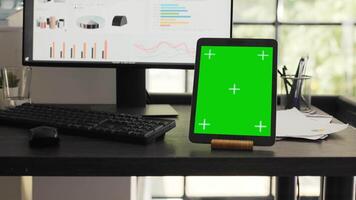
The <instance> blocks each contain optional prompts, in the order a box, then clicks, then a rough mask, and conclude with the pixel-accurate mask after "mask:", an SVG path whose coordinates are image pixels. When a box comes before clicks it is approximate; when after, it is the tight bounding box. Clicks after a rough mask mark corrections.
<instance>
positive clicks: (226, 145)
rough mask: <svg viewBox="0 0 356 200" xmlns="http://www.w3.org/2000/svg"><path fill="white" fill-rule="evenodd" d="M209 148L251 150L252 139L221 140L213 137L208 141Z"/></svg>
mask: <svg viewBox="0 0 356 200" xmlns="http://www.w3.org/2000/svg"><path fill="white" fill-rule="evenodd" d="M210 144H211V149H216V150H218V149H223V150H238V151H253V141H251V140H223V139H213V140H211V142H210Z"/></svg>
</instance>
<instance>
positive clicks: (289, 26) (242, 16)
mask: <svg viewBox="0 0 356 200" xmlns="http://www.w3.org/2000/svg"><path fill="white" fill-rule="evenodd" d="M233 20H234V25H233V37H234V38H273V39H277V40H278V43H279V60H278V66H281V65H286V66H287V67H288V69H289V70H288V71H289V72H290V73H293V72H294V71H295V70H296V67H297V64H298V61H299V58H300V57H301V56H306V55H309V57H310V62H309V65H308V66H309V67H308V70H309V71H308V74H310V75H312V76H313V83H312V94H320V95H322V94H331V95H349V96H356V1H355V0H339V1H334V0H234V17H233ZM155 73H156V74H155V76H149V77H148V82H150V81H151V80H152V81H153V80H154V79H156V78H158V77H159V76H165V75H164V74H165V73H167V72H165V71H164V70H157V71H155ZM175 73H176V74H172V73H170V76H171V78H170V81H171V82H170V86H171V87H174V88H176V89H175V90H174V91H178V90H179V91H180V92H183V91H182V88H185V91H184V92H188V93H189V92H191V91H192V80H193V71H192V70H189V71H188V72H187V73H185V74H184V76H183V75H182V74H183V73H182V72H179V71H178V72H175ZM176 77H179V78H176ZM182 78H183V79H184V80H182ZM181 84H186V85H184V86H182V85H181ZM149 91H164V88H150V89H149ZM166 92H168V91H167V90H166ZM159 179H160V178H156V179H155V180H156V181H159ZM246 181H247V185H245V183H246ZM273 182H274V181H272V182H271V181H270V179H269V177H186V178H185V179H183V177H179V178H177V179H176V182H175V183H176V184H178V185H185V187H184V191H182V187H177V188H178V189H179V192H176V193H174V195H172V196H169V195H166V196H164V195H163V196H162V194H163V192H164V191H162V190H160V191H156V193H153V196H154V197H155V194H156V196H157V197H172V198H180V199H184V198H185V197H188V198H189V197H193V198H194V197H212V196H214V197H217V196H219V197H226V196H230V197H236V196H240V197H243V196H254V197H261V196H265V197H266V196H268V195H270V194H271V193H272V191H273V190H272V189H271V188H273V184H271V183H273ZM160 183H162V182H160ZM170 184H172V183H170ZM216 184H217V185H216ZM231 184H233V185H237V186H238V185H242V186H248V185H249V184H253V185H255V186H256V187H258V191H256V192H255V193H249V190H248V188H247V189H241V190H231V189H229V187H219V186H221V185H224V186H229V185H231ZM153 186H156V185H155V182H153ZM208 186H210V187H209V193H207V190H206V189H205V188H206V187H208ZM215 186H216V187H215ZM204 189H205V190H204ZM300 192H301V196H304V197H315V198H316V196H319V195H320V178H319V177H301V178H300ZM158 194H160V195H158ZM171 194H172V193H171Z"/></svg>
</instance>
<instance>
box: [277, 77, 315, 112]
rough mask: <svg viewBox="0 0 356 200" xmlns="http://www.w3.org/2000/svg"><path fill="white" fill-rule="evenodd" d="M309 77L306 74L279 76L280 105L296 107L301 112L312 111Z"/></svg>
mask: <svg viewBox="0 0 356 200" xmlns="http://www.w3.org/2000/svg"><path fill="white" fill-rule="evenodd" d="M311 78H312V77H311V76H307V75H304V76H302V77H295V76H293V75H286V76H282V77H281V84H280V85H281V106H282V107H283V108H284V109H290V108H293V107H296V108H297V109H299V110H300V111H302V112H312V109H311Z"/></svg>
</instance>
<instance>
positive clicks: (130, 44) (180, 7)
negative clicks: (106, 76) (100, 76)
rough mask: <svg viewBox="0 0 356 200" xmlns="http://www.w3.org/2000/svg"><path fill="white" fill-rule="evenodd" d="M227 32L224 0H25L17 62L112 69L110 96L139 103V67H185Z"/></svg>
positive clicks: (226, 2) (141, 90)
mask: <svg viewBox="0 0 356 200" xmlns="http://www.w3.org/2000/svg"><path fill="white" fill-rule="evenodd" d="M231 33H232V0H219V1H217V0H26V1H25V3H24V32H23V34H24V38H23V39H24V40H23V41H24V42H23V47H24V48H23V50H24V51H23V63H24V65H31V66H55V67H95V68H117V80H118V84H117V88H118V89H117V96H118V102H117V103H118V104H119V105H131V106H144V105H145V103H146V100H145V99H146V98H145V95H146V92H145V69H146V68H167V69H192V68H193V67H194V62H195V53H196V43H197V40H198V39H199V38H201V37H215V38H229V37H231Z"/></svg>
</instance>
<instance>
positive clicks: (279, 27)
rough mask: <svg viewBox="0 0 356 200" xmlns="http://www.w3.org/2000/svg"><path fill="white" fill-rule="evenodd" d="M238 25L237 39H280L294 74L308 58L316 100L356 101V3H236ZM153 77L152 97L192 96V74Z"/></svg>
mask: <svg viewBox="0 0 356 200" xmlns="http://www.w3.org/2000/svg"><path fill="white" fill-rule="evenodd" d="M233 20H234V25H233V37H234V38H274V39H277V40H278V42H279V61H278V66H281V65H286V66H287V67H288V69H289V72H290V73H293V72H294V71H295V69H296V66H297V64H298V61H299V58H300V57H301V56H306V55H308V56H309V58H310V61H309V64H308V74H310V75H312V76H313V81H312V94H331V95H349V96H356V1H354V0H340V1H333V0H268V1H267V0H234V15H233ZM151 71H152V70H149V72H148V74H149V75H148V85H149V87H148V90H149V92H166V93H170V92H175V93H177V92H179V93H180V92H187V93H191V91H192V84H193V83H192V80H193V78H192V77H193V72H192V70H189V71H188V72H186V73H184V72H182V71H183V70H177V71H174V70H173V71H172V70H154V73H151ZM169 71H171V72H169ZM162 77H166V78H165V79H169V84H168V85H169V88H170V90H168V89H167V85H166V84H163V81H164V80H163V79H162ZM160 81H162V83H159V84H158V82H160Z"/></svg>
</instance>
